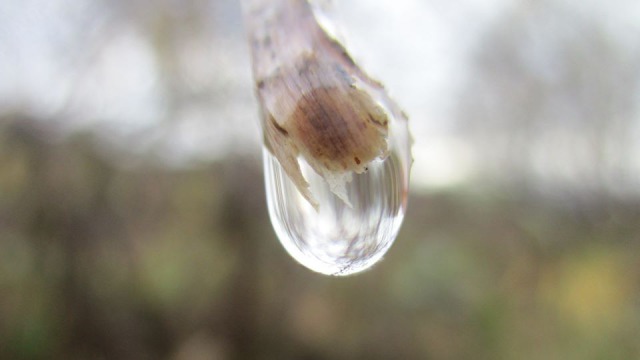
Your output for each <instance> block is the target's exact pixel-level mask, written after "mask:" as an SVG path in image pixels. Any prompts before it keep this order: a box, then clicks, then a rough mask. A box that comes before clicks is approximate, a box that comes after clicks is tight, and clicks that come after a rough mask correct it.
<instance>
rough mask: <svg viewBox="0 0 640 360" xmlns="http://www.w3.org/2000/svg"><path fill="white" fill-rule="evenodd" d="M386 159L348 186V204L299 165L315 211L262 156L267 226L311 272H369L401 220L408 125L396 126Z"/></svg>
mask: <svg viewBox="0 0 640 360" xmlns="http://www.w3.org/2000/svg"><path fill="white" fill-rule="evenodd" d="M391 130H393V131H390V137H389V155H388V156H387V157H386V158H385V159H384V160H381V159H378V160H375V161H373V162H372V163H370V164H369V166H368V171H367V172H365V173H363V174H353V179H352V181H351V182H349V183H347V185H346V194H347V197H348V200H349V202H350V204H351V206H349V205H348V204H347V203H346V202H345V201H343V200H341V199H339V198H338V197H337V196H336V195H335V194H334V193H332V192H331V190H330V189H329V185H328V184H327V182H326V181H325V180H324V179H323V178H322V177H320V176H319V175H318V174H317V173H315V172H314V171H313V169H311V167H310V166H309V165H307V164H306V162H305V161H304V160H303V159H299V162H300V165H301V168H302V172H303V174H304V177H305V178H306V179H307V181H308V182H309V184H310V189H311V192H312V194H313V195H314V197H315V198H316V199H317V201H318V203H319V208H318V210H316V209H314V208H313V207H312V206H311V204H310V203H309V202H308V201H307V200H306V199H305V198H304V197H302V195H301V194H300V193H299V192H298V190H297V189H296V186H295V185H294V184H293V182H292V181H291V180H290V179H289V177H288V176H287V175H286V173H285V172H284V169H283V168H282V166H281V165H280V163H279V162H278V160H277V159H276V158H275V157H274V156H273V155H272V154H271V153H270V152H269V151H268V150H266V149H265V150H264V168H265V181H266V190H267V203H268V207H269V214H270V217H271V222H272V223H273V226H274V229H275V231H276V234H277V235H278V238H279V239H280V242H281V243H282V245H283V246H284V248H285V249H286V250H287V252H288V253H289V254H290V255H291V256H292V257H293V258H294V259H295V260H297V261H298V262H299V263H301V264H302V265H304V266H306V267H308V268H309V269H311V270H313V271H316V272H319V273H322V274H327V275H349V274H354V273H357V272H360V271H363V270H366V269H368V268H370V267H371V266H372V265H373V264H375V263H376V262H378V261H379V260H380V259H381V258H382V257H383V255H384V254H385V253H386V252H387V250H388V249H389V247H390V246H391V245H392V244H393V242H394V240H395V238H396V235H397V234H398V230H399V229H400V225H401V223H402V220H403V218H404V214H405V211H406V206H407V194H408V187H409V168H410V162H411V156H410V151H409V147H410V140H409V135H408V131H407V128H406V120H401V121H397V122H395V126H393V129H391Z"/></svg>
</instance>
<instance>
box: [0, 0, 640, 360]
mask: <svg viewBox="0 0 640 360" xmlns="http://www.w3.org/2000/svg"><path fill="white" fill-rule="evenodd" d="M334 10H335V14H334V16H335V17H336V19H338V20H339V23H340V25H341V27H342V31H343V34H344V37H345V38H346V43H347V46H348V47H349V48H350V49H352V52H353V55H354V57H355V58H356V59H357V60H358V61H359V62H360V63H361V64H362V65H363V67H364V68H365V69H366V70H368V71H369V72H370V73H371V74H372V75H373V76H374V77H376V78H378V79H380V80H381V81H382V82H383V83H385V84H386V87H387V88H388V89H389V90H390V92H391V94H392V96H394V97H395V98H396V99H397V101H398V102H399V103H400V104H401V105H402V107H404V108H405V110H406V112H407V113H408V114H409V115H410V121H411V125H410V126H411V129H412V131H413V134H414V137H415V145H414V148H413V149H414V158H415V163H414V168H413V172H412V191H411V197H410V201H409V211H408V214H407V217H406V219H405V223H404V225H403V228H402V230H401V232H400V235H399V237H398V239H397V241H396V244H395V245H394V246H393V247H392V248H391V250H390V251H389V252H388V254H387V255H386V257H385V259H384V260H383V261H382V262H381V263H380V264H378V265H377V266H375V267H374V268H373V269H371V270H369V271H368V272H365V273H362V274H359V275H356V276H353V277H348V278H331V277H325V276H321V275H317V274H314V273H312V272H310V271H308V270H307V269H305V268H303V267H301V266H300V265H297V264H296V263H295V262H294V260H292V259H291V258H290V257H289V256H288V255H287V254H286V253H285V251H284V249H283V248H282V247H281V246H280V244H279V243H278V240H277V239H276V237H275V235H274V233H273V230H272V228H271V225H270V223H269V220H268V215H267V210H266V204H265V194H264V185H263V180H262V164H261V143H260V136H259V131H258V119H257V113H258V110H257V104H256V102H255V100H254V98H253V87H252V82H251V75H250V64H249V56H248V47H247V45H246V44H245V41H244V34H243V30H242V24H241V11H240V5H239V3H238V2H237V1H233V0H208V1H207V0H189V1H178V0H155V1H146V0H134V1H131V0H127V1H124V0H108V1H107V0H94V1H84V2H83V1H73V0H48V1H38V0H21V1H17V0H5V1H2V2H0V358H1V359H391V358H394V359H563V360H566V359H638V358H640V341H639V338H640V258H639V256H640V221H639V220H640V3H638V2H637V0H611V1H607V2H603V1H577V0H575V1H572V0H541V1H526V0H520V1H517V0H491V1H488V0H460V1H447V0H426V1H425V0H396V1H393V2H387V1H382V0H375V1H372V0H357V1H356V0H352V1H342V2H336V8H335V9H334Z"/></svg>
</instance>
